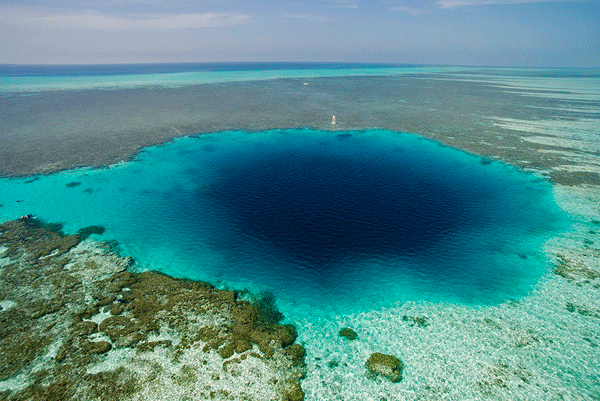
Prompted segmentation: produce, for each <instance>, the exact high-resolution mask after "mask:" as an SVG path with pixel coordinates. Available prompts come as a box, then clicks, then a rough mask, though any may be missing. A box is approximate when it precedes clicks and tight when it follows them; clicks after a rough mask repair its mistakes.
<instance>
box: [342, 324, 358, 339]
mask: <svg viewBox="0 0 600 401" xmlns="http://www.w3.org/2000/svg"><path fill="white" fill-rule="evenodd" d="M338 335H339V336H340V337H344V338H346V339H348V340H356V338H357V337H358V334H356V331H354V330H352V329H350V328H348V327H343V328H342V329H341V330H340V332H339V333H338Z"/></svg>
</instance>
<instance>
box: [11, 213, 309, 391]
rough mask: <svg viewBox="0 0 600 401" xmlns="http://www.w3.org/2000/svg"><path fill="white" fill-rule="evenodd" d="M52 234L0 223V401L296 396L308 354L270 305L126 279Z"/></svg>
mask: <svg viewBox="0 0 600 401" xmlns="http://www.w3.org/2000/svg"><path fill="white" fill-rule="evenodd" d="M57 228H58V227H56V226H48V225H44V224H42V223H40V222H38V221H37V220H35V219H32V218H22V219H19V220H15V221H9V222H6V223H4V224H2V225H0V252H1V253H0V294H2V297H1V299H0V305H1V309H0V383H1V386H0V399H2V400H34V399H35V400H82V399H97V400H164V399H264V400H267V399H269V400H276V399H281V400H301V399H302V398H303V391H302V389H301V387H300V385H299V380H300V379H301V378H302V377H303V376H304V374H305V363H304V348H303V347H302V346H300V345H299V344H295V343H294V342H295V339H296V336H297V335H296V329H295V327H293V326H291V325H282V324H279V323H278V322H279V321H280V320H281V318H282V315H281V314H280V313H279V312H278V311H277V310H276V309H274V307H273V303H272V298H269V297H268V296H263V297H259V298H255V299H250V301H245V300H241V299H238V293H236V292H234V291H226V290H217V289H215V288H214V287H213V286H212V285H210V284H206V283H202V282H196V281H191V280H180V279H174V278H171V277H168V276H165V275H162V274H159V273H156V272H145V273H134V272H130V271H128V270H127V269H128V267H129V266H130V265H131V263H132V260H131V258H129V257H121V256H119V255H117V254H116V253H114V252H113V250H112V248H111V246H112V245H113V244H110V243H106V242H91V241H82V239H83V238H84V237H85V234H80V235H77V234H75V235H64V234H62V233H61V232H59V231H57ZM82 232H83V233H85V231H82Z"/></svg>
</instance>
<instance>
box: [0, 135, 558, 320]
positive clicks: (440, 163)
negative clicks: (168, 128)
mask: <svg viewBox="0 0 600 401" xmlns="http://www.w3.org/2000/svg"><path fill="white" fill-rule="evenodd" d="M0 203H1V204H2V205H3V206H2V207H1V208H0V216H1V219H2V220H9V219H13V218H18V217H19V216H21V215H25V214H34V215H36V216H37V217H38V218H41V219H44V220H45V221H49V222H62V223H64V224H65V227H64V229H65V231H66V232H75V231H76V230H78V229H80V228H82V227H84V226H87V225H103V226H105V227H106V229H107V231H106V233H105V234H104V235H103V238H106V239H116V240H118V241H119V242H120V243H121V244H122V248H123V250H124V252H126V253H128V254H131V255H133V256H134V258H135V259H136V260H137V262H138V265H137V266H138V267H139V268H142V269H157V270H160V271H163V272H165V273H168V274H171V275H174V276H179V277H190V278H194V279H202V280H209V281H211V282H214V283H217V284H219V283H221V284H222V285H225V286H231V287H234V288H238V289H239V288H249V289H250V290H252V291H261V290H268V291H273V292H274V293H275V294H276V295H277V296H278V298H279V299H280V300H281V301H282V302H283V303H284V304H291V303H300V304H306V305H309V306H310V307H312V308H316V309H320V310H333V311H334V312H335V313H340V312H343V313H350V312H356V311H361V310H367V309H372V308H377V307H382V306H391V305H395V304H398V303H402V302H405V301H419V300H427V301H435V302H456V303H466V304H476V305H477V304H495V303H499V302H503V301H505V300H507V299H512V298H516V297H520V296H523V295H525V294H527V293H528V291H529V290H530V289H531V287H532V286H533V285H535V284H536V283H537V281H538V280H539V278H540V277H541V276H542V275H543V274H544V273H545V272H547V271H548V270H549V268H550V267H549V265H548V262H547V260H546V257H545V255H544V254H543V252H542V246H543V243H544V241H545V240H546V239H548V238H549V237H550V236H553V235H556V234H557V233H559V232H561V231H563V230H565V229H566V227H567V225H568V219H567V218H566V215H565V214H564V212H562V210H561V209H559V208H558V206H556V204H555V203H554V200H553V197H552V191H551V187H550V186H549V185H548V184H547V183H546V182H544V181H542V180H540V179H538V178H536V177H535V176H532V175H528V174H524V173H522V172H520V171H518V170H516V169H514V168H511V167H508V166H506V165H504V164H501V163H497V162H490V161H488V160H484V159H481V158H479V157H475V156H472V155H469V154H467V153H464V152H461V151H458V150H455V149H452V148H448V147H444V146H440V145H438V144H437V143H435V142H431V141H428V140H424V139H420V138H419V137H416V136H413V135H409V134H402V133H397V132H392V131H384V130H370V131H358V132H334V131H333V132H332V131H316V130H308V129H306V130H275V131H264V132H258V133H247V132H244V131H236V132H220V133H214V134H209V135H202V136H199V137H194V138H190V137H185V138H180V139H177V140H174V141H172V142H170V143H167V144H164V145H160V146H155V147H151V148H148V149H145V150H144V151H143V152H141V153H140V154H139V155H138V156H137V157H136V159H135V160H134V161H132V162H129V163H122V164H118V165H115V166H112V167H110V168H105V169H77V170H71V171H65V172H62V173H57V174H53V175H49V176H40V177H30V178H24V179H4V180H1V181H0Z"/></svg>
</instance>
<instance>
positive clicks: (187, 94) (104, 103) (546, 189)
mask: <svg viewBox="0 0 600 401" xmlns="http://www.w3.org/2000/svg"><path fill="white" fill-rule="evenodd" d="M0 102H2V106H3V107H1V108H0V113H2V133H1V134H0V140H2V141H3V142H4V143H5V146H4V149H3V150H0V156H2V158H3V159H4V161H2V162H0V172H1V173H2V174H1V175H2V177H3V178H0V205H1V207H0V221H1V222H4V221H8V220H11V219H15V218H18V217H20V216H22V215H27V214H32V215H35V216H36V217H37V218H39V219H42V220H44V221H47V222H60V223H62V224H64V230H65V232H68V233H74V232H76V231H77V230H78V229H80V228H82V227H85V226H89V225H101V226H103V227H105V228H106V231H105V233H104V234H103V235H102V236H96V235H94V236H92V238H93V239H98V240H101V239H111V240H112V239H114V240H117V241H118V242H119V244H120V250H121V251H122V253H123V254H127V255H131V256H132V257H133V258H134V259H135V260H136V264H135V265H134V267H133V268H134V269H136V270H159V271H161V272H164V273H167V274H169V275H172V276H175V277H186V278H192V279H199V280H205V281H209V282H211V283H213V284H215V285H217V286H218V287H221V288H233V289H239V290H241V289H248V290H250V291H251V292H255V293H258V292H262V291H267V292H271V293H273V294H274V295H275V297H276V299H277V305H278V307H279V308H280V310H281V311H282V312H283V313H284V315H285V317H286V322H290V323H293V324H295V325H296V326H297V327H298V332H299V339H298V341H299V342H300V343H302V344H303V345H304V347H305V348H306V349H307V352H308V354H307V363H308V368H309V372H308V375H307V377H306V378H305V379H304V380H303V382H302V387H303V389H304V390H305V392H306V397H307V399H309V400H316V399H361V398H362V397H363V396H364V397H365V398H362V399H384V398H385V399H420V398H419V397H416V398H414V397H413V396H414V394H418V393H419V391H421V390H422V389H423V388H425V387H428V390H427V391H429V389H433V390H431V391H430V393H431V394H430V395H429V396H430V397H432V398H430V399H477V398H481V399H486V397H485V394H487V395H488V396H491V397H493V396H498V397H500V398H498V399H503V398H502V394H505V393H502V391H503V390H502V389H500V388H498V389H495V388H494V386H493V384H491V385H489V387H490V388H491V390H489V391H488V392H487V393H486V392H483V393H482V392H481V391H480V390H481V384H479V385H478V384H476V383H481V382H482V380H484V379H481V375H482V371H484V370H485V369H486V367H489V366H492V367H494V366H504V365H503V364H507V365H508V366H510V367H511V369H512V370H511V369H505V370H506V372H504V373H502V375H504V376H503V379H502V380H503V383H504V387H505V388H510V391H512V392H513V395H514V398H513V399H559V396H563V397H565V399H594V397H599V396H600V376H599V375H600V373H599V372H598V370H597V366H596V365H597V361H598V360H600V353H599V351H598V349H600V347H598V345H600V337H599V336H600V334H599V333H600V324H599V322H598V321H600V319H599V318H598V316H600V301H598V299H600V298H598V295H599V293H598V289H597V288H596V289H594V287H591V288H588V287H585V286H584V287H579V288H576V287H577V286H574V285H572V284H570V283H567V282H566V281H565V280H564V278H562V277H558V276H557V275H556V274H554V273H553V270H554V268H555V266H556V264H557V254H558V253H559V251H558V249H563V248H564V247H566V245H565V242H566V243H569V244H571V242H569V241H575V240H576V239H579V238H580V236H581V233H584V232H586V233H587V234H586V235H591V236H592V237H593V236H595V235H596V231H595V230H598V229H599V228H598V227H597V224H600V223H598V222H597V219H594V218H593V216H594V215H595V214H596V215H598V212H599V211H600V208H599V207H598V204H596V203H593V202H592V204H591V206H589V205H588V206H586V209H585V211H581V205H580V204H578V203H577V202H576V201H574V200H573V199H576V197H575V196H571V195H569V194H570V192H569V191H574V189H573V188H579V187H580V188H583V189H585V188H590V186H592V187H593V186H594V185H598V182H596V181H595V180H597V179H598V178H597V177H598V175H597V171H598V170H599V169H600V162H599V160H598V159H599V158H600V157H599V156H598V155H599V153H598V152H599V151H600V148H598V145H597V144H598V142H597V141H598V139H600V138H598V136H599V135H600V131H599V127H600V124H599V121H600V114H599V113H598V110H599V109H598V105H600V74H599V73H598V71H596V70H527V69H521V70H519V69H484V68H467V67H429V66H406V65H360V64H318V63H317V64H302V63H281V64H277V63H275V64H273V63H271V64H269V63H256V64H252V63H251V64H247V63H237V64H236V63H229V64H227V63H225V64H218V63H214V64H172V65H169V64H164V65H125V66H123V65H115V66H0ZM334 115H335V116H336V123H335V124H333V123H332V122H331V120H332V118H333V116H334ZM200 134H201V135H200ZM574 155H575V156H574ZM566 160H569V161H571V162H572V166H573V168H571V169H568V168H565V166H566V165H567V161H566ZM569 188H570V189H569ZM569 196H571V198H570V197H569ZM577 199H579V198H577ZM594 202H595V200H594ZM586 238H587V237H586ZM590 238H591V237H590ZM593 238H594V239H595V237H593ZM561 241H562V242H561ZM588 241H591V244H589V243H588V245H589V247H591V248H593V249H596V250H597V245H595V244H594V241H593V240H588ZM596 243H598V242H596ZM569 246H571V247H572V245H569ZM583 260H584V263H591V264H592V266H593V267H595V266H597V263H598V259H595V260H594V258H593V257H592V258H590V259H589V260H588V259H585V258H584V259H583ZM569 285H571V287H574V288H571V287H569ZM567 293H568V294H569V295H568V296H569V297H574V299H577V300H578V301H576V302H580V303H581V304H582V305H583V304H585V305H587V309H586V310H589V311H591V312H590V313H591V315H592V316H595V317H594V318H586V319H584V317H585V316H575V315H573V313H571V312H569V311H568V310H566V309H565V306H564V305H565V302H572V300H566V299H567V298H566V297H567V295H565V294H567ZM569 299H570V298H569ZM594 308H596V309H594ZM594 314H596V315H594ZM577 318H579V319H577ZM415 319H417V320H415ZM419 319H420V320H419ZM417 321H418V322H427V323H426V324H421V325H415V324H411V323H414V322H417ZM490 322H492V323H490ZM343 326H347V327H351V328H353V329H354V330H356V331H357V332H358V333H359V341H356V342H352V343H350V342H346V341H345V340H343V339H341V338H340V337H339V336H337V331H338V330H339V328H340V327H343ZM532 333H533V334H532ZM526 335H530V336H533V337H534V338H537V339H538V340H536V341H532V342H531V344H533V345H531V346H529V345H528V346H525V347H523V346H516V345H514V344H515V338H517V337H519V338H520V337H523V336H526ZM540 339H541V340H540ZM586 339H587V340H586ZM528 344H529V343H528ZM380 349H381V350H384V351H386V352H388V353H392V354H395V355H399V356H400V357H401V359H402V360H403V361H404V362H405V364H406V368H405V373H404V379H403V381H402V382H401V383H399V384H394V383H387V382H381V381H372V380H370V379H368V378H366V377H365V376H364V372H363V371H364V368H363V363H364V359H365V355H368V354H369V353H370V352H374V351H375V350H380ZM574 360H575V361H576V363H572V362H570V361H574ZM327 361H334V362H335V363H330V364H328V363H327ZM492 371H493V370H492ZM511 372H512V373H511ZM514 372H521V373H514ZM523 372H526V373H523ZM486 374H487V373H486ZM483 375H484V376H485V374H483ZM486 377H487V376H486ZM523 377H527V378H528V379H527V380H528V381H529V382H531V383H534V384H530V383H528V382H527V381H526V380H525V379H523ZM486 380H487V379H486ZM491 380H492V379H490V382H491ZM483 382H484V383H486V384H485V386H488V384H489V383H488V382H485V380H484V381H483ZM549 389H550V390H549ZM548 391H550V392H551V396H550V397H548V396H544V395H547V394H548ZM496 392H497V394H496ZM428 394H429V393H428ZM482 394H483V395H482ZM463 396H464V397H463ZM382 397H383V398H382ZM411 397H413V398H411Z"/></svg>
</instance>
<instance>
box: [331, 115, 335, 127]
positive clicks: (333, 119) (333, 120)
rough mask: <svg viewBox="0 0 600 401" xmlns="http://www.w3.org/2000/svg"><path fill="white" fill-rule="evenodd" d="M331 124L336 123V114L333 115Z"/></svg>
mask: <svg viewBox="0 0 600 401" xmlns="http://www.w3.org/2000/svg"><path fill="white" fill-rule="evenodd" d="M331 125H335V116H333V117H331Z"/></svg>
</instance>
